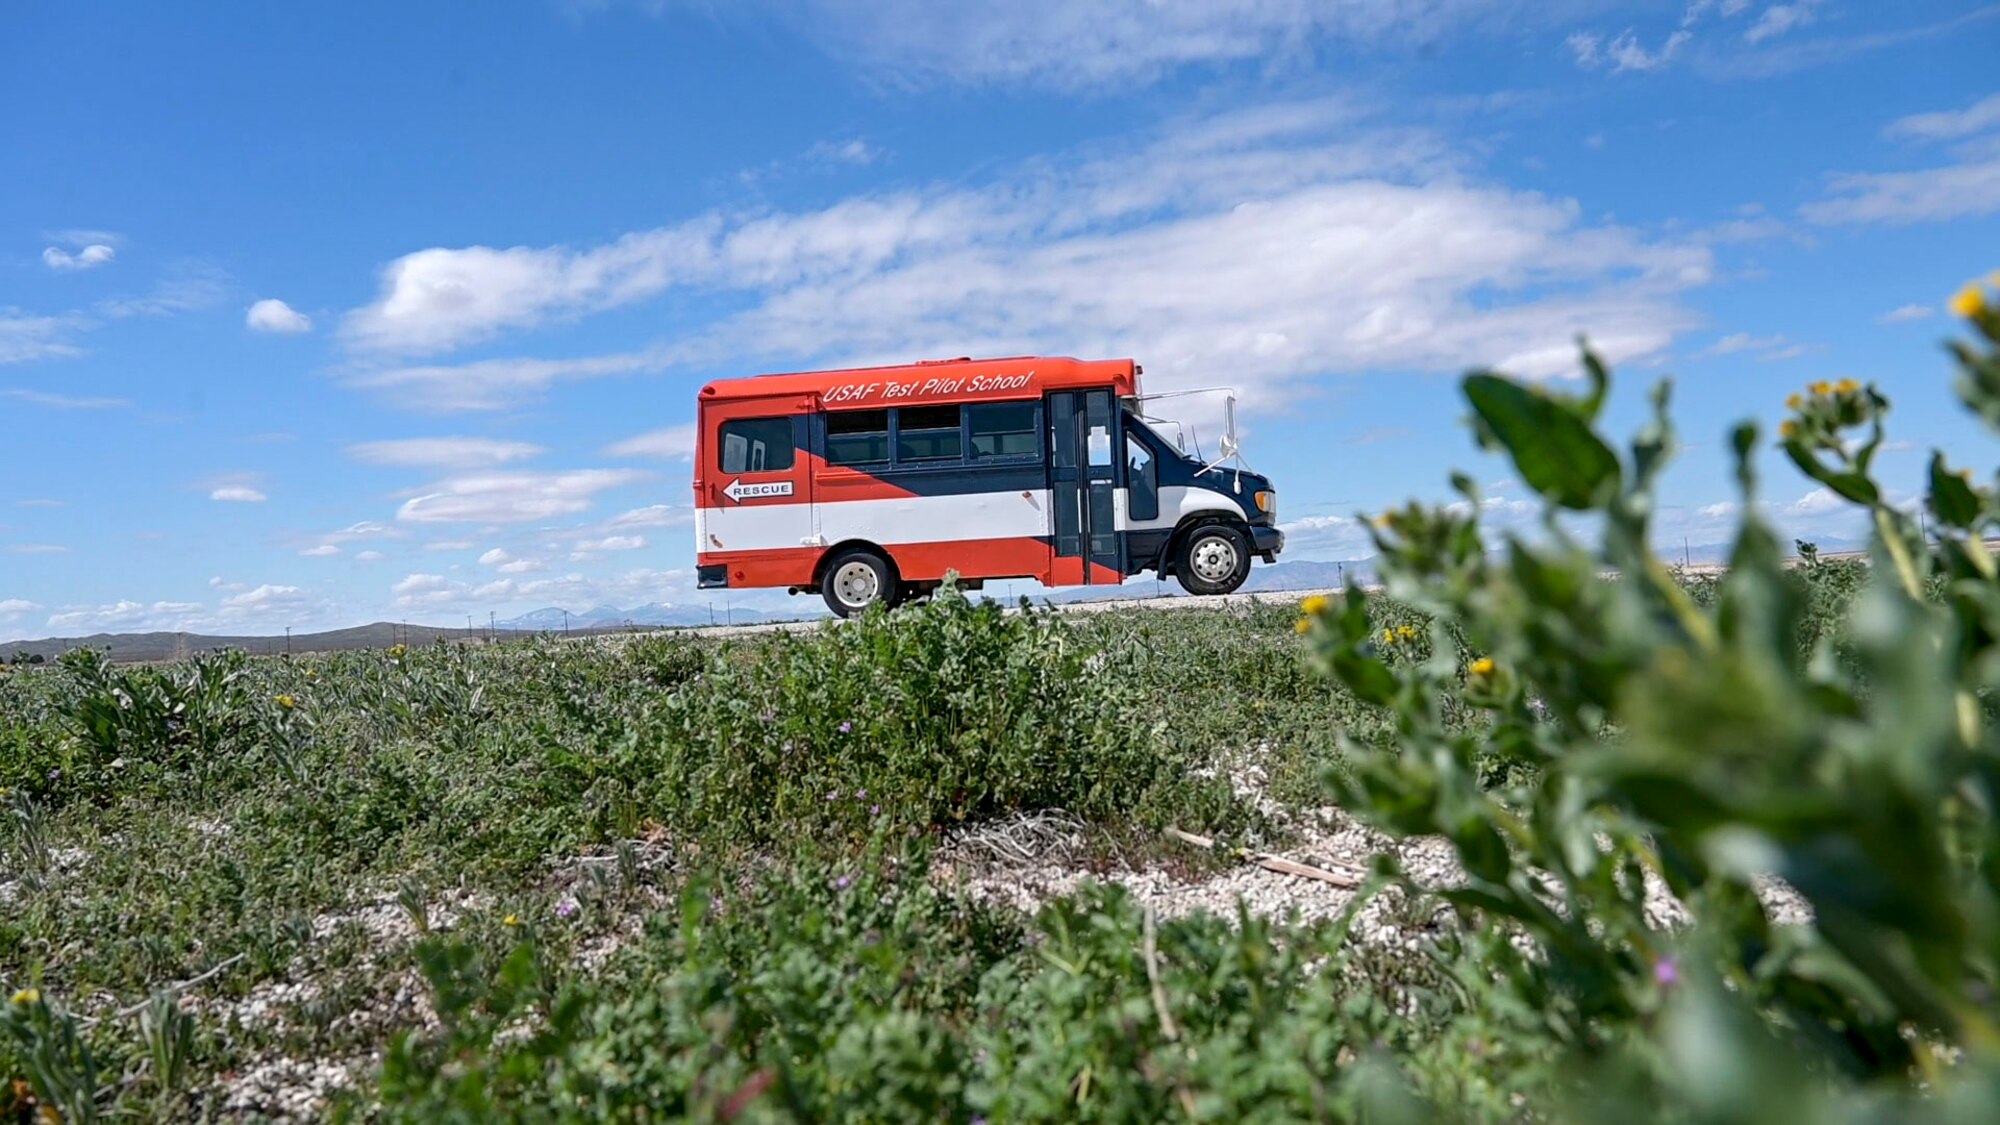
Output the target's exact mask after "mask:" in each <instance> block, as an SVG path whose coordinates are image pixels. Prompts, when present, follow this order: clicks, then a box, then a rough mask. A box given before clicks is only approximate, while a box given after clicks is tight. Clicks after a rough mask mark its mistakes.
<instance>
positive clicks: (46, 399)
mask: <svg viewBox="0 0 2000 1125" xmlns="http://www.w3.org/2000/svg"><path fill="white" fill-rule="evenodd" d="M0 398H11V399H13V400H14V401H16V402H25V403H28V404H29V405H31V406H46V407H48V408H50V409H51V410H120V409H123V408H125V407H128V406H131V405H132V403H131V402H130V401H128V400H126V399H122V398H75V397H72V396H70V395H59V394H51V393H49V392H47V391H30V390H24V389H21V388H18V387H10V388H8V389H6V390H0Z"/></svg>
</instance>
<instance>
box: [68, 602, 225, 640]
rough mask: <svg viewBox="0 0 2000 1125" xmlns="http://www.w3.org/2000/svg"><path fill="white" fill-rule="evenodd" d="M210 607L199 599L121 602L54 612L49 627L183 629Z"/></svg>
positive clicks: (76, 629) (119, 630)
mask: <svg viewBox="0 0 2000 1125" xmlns="http://www.w3.org/2000/svg"><path fill="white" fill-rule="evenodd" d="M206 608H207V607H205V606H203V605H201V604H200V603H199V602H166V601H158V602H135V601H117V602H113V603H111V604H110V605H100V606H87V607H73V608H70V609H67V610H64V611H62V612H60V613H53V614H50V615H49V624H48V627H49V628H50V629H53V630H57V631H59V632H72V631H73V632H77V633H83V632H91V633H127V632H137V631H154V630H158V631H163V632H179V631H183V630H188V629H191V628H192V627H193V626H194V625H195V624H196V622H198V621H199V620H201V617H202V614H203V612H204V610H205V609H206Z"/></svg>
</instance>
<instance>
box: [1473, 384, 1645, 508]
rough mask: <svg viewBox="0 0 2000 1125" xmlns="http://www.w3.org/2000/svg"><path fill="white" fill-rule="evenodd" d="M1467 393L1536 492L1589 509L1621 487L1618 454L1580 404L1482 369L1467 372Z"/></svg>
mask: <svg viewBox="0 0 2000 1125" xmlns="http://www.w3.org/2000/svg"><path fill="white" fill-rule="evenodd" d="M1465 397H1466V399H1467V400H1468V401H1469V402H1471V403H1472V408H1473V410H1475V411H1476V412H1477V413H1478V415H1479V420H1480V421H1481V422H1482V423H1483V424H1484V426H1485V428H1486V430H1487V432H1488V433H1489V434H1490V435H1491V436H1492V438H1493V439H1494V440H1495V441H1497V442H1499V444H1501V445H1503V446H1505V447H1506V449H1507V452H1508V453H1509V454H1510V455H1511V456H1512V457H1513V459H1514V467H1515V468H1516V469H1517V470H1518V471H1519V472H1520V474H1521V479H1522V480H1523V481H1526V482H1527V484H1528V486H1529V487H1530V488H1533V489H1534V490H1535V491H1536V492H1537V493H1540V494H1541V495H1543V496H1546V497H1548V498H1549V499H1551V500H1553V501H1555V502H1556V503H1557V504H1560V505H1562V506H1563V507H1565V508H1571V509H1575V510H1578V511H1587V510H1590V509H1592V508H1595V507H1598V506H1599V505H1601V504H1602V503H1603V502H1604V500H1605V498H1606V497H1608V496H1609V495H1610V494H1611V491H1612V490H1613V489H1614V488H1615V487H1616V485H1617V483H1618V473H1619V468H1618V456H1617V455H1616V454H1614V453H1613V452H1611V449H1610V447H1609V446H1607V445H1605V444H1604V442H1603V441H1602V440H1600V439H1599V438H1598V436H1597V435H1596V434H1594V433H1592V432H1591V430H1590V426H1589V424H1588V423H1587V422H1585V420H1584V419H1583V417H1582V416H1581V415H1580V414H1579V412H1578V408H1576V407H1574V406H1571V405H1569V404H1567V403H1564V402H1561V401H1559V400H1557V399H1555V398H1553V397H1551V396H1549V395H1547V394H1543V393H1541V392H1538V391H1534V390H1530V389H1529V388H1527V387H1525V386H1522V385H1521V384H1519V383H1515V382H1513V381H1511V380H1508V379H1504V378H1502V377H1500V376H1498V375H1491V374H1486V373H1483V372H1482V373H1475V374H1472V375H1468V376H1466V379H1465Z"/></svg>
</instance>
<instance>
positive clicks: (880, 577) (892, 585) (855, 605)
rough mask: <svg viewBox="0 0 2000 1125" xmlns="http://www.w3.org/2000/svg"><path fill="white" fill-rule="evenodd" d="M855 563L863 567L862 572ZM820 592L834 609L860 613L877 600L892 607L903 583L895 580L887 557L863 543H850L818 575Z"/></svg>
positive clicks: (852, 614)
mask: <svg viewBox="0 0 2000 1125" xmlns="http://www.w3.org/2000/svg"><path fill="white" fill-rule="evenodd" d="M857 567H860V568H865V572H864V571H863V570H859V569H856V568H857ZM819 592H820V596H821V597H823V598H825V599H826V605H827V608H828V609H831V610H832V611H833V612H834V613H836V614H838V615H840V616H841V617H859V616H860V615H861V614H863V613H866V612H867V611H868V607H869V606H871V605H874V604H875V603H877V602H883V603H885V604H884V606H883V608H884V609H893V608H895V606H896V603H897V602H899V601H901V600H902V592H903V587H902V584H901V583H899V582H897V581H896V574H895V570H894V568H892V567H891V566H890V565H889V560H888V559H885V558H883V557H882V556H881V554H879V553H878V552H875V551H871V550H869V549H867V548H866V547H853V548H850V549H848V550H845V551H842V552H841V553H840V554H839V555H838V556H836V557H835V558H834V559H833V560H832V561H830V562H828V563H827V564H826V571H825V572H824V573H823V574H821V575H820V582H819Z"/></svg>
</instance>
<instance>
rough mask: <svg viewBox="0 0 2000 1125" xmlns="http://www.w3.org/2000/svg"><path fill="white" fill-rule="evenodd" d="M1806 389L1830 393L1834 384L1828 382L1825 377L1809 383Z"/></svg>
mask: <svg viewBox="0 0 2000 1125" xmlns="http://www.w3.org/2000/svg"><path fill="white" fill-rule="evenodd" d="M1806 390H1809V391H1811V392H1812V393H1814V394H1816V395H1824V394H1830V393H1831V392H1832V391H1833V384H1831V383H1828V382H1827V381H1826V380H1824V379H1821V380H1819V381H1818V382H1814V383H1809V384H1807V385H1806Z"/></svg>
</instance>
